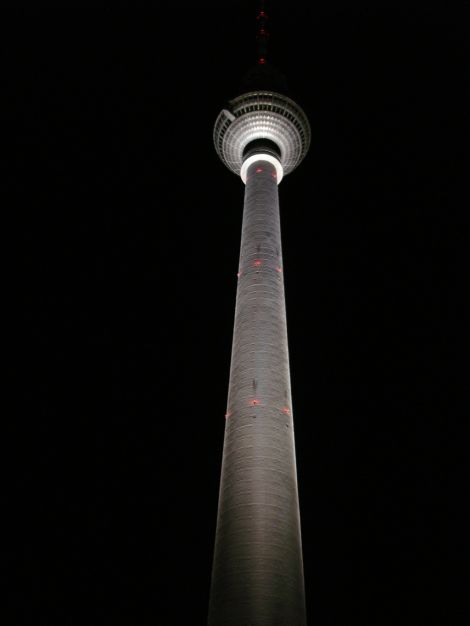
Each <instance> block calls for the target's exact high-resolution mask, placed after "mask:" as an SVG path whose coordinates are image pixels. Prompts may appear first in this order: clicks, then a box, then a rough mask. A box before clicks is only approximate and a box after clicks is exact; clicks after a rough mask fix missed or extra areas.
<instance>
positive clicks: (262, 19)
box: [256, 0, 269, 65]
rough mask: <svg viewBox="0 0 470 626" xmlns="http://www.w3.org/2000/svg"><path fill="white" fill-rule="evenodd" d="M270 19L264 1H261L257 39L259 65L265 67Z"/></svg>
mask: <svg viewBox="0 0 470 626" xmlns="http://www.w3.org/2000/svg"><path fill="white" fill-rule="evenodd" d="M268 19H269V18H268V16H267V14H266V11H265V10H264V0H260V2H259V10H258V15H257V16H256V20H257V22H258V33H257V35H256V39H257V40H258V65H264V64H265V63H266V55H267V48H268V39H269V33H268V30H267V28H266V22H267V21H268Z"/></svg>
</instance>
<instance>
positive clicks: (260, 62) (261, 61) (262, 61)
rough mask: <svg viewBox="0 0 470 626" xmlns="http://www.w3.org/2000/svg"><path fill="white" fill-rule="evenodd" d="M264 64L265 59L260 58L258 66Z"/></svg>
mask: <svg viewBox="0 0 470 626" xmlns="http://www.w3.org/2000/svg"><path fill="white" fill-rule="evenodd" d="M265 63H266V59H265V58H264V57H261V58H260V59H258V65H264V64H265Z"/></svg>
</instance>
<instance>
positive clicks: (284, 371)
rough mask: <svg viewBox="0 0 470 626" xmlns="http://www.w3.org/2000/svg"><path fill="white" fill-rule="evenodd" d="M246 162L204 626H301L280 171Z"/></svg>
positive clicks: (260, 160) (265, 164)
mask: <svg viewBox="0 0 470 626" xmlns="http://www.w3.org/2000/svg"><path fill="white" fill-rule="evenodd" d="M250 158H251V163H250V164H249V166H248V168H247V171H246V188H245V203H244V213H243V226H242V241H241V251H240V264H239V278H238V287H237V299H236V310H235V325H234V335H233V346H232V362H231V370H230V383H229V394H228V406H227V420H226V429H225V441H224V452H223V462H222V475H221V483H220V494H219V510H218V520H217V533H216V543H215V554H214V565H213V574H212V586H211V599H210V608H209V626H305V624H306V617H305V600H304V582H303V565H302V549H301V533H300V516H299V503H298V494H297V476H296V463H295V447H294V430H293V420H292V402H291V390H290V374H289V355H288V345H287V330H286V328H287V327H286V311H285V297H284V279H283V267H282V247H281V231H280V217H279V199H278V180H277V177H278V173H279V166H280V164H279V163H277V164H276V163H274V162H273V161H274V160H275V159H274V158H270V159H269V160H263V154H262V153H261V154H260V155H259V158H258V159H257V158H255V157H254V156H253V154H251V156H250Z"/></svg>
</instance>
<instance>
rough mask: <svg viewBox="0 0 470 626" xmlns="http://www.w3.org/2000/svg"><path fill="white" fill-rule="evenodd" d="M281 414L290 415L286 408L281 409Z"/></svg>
mask: <svg viewBox="0 0 470 626" xmlns="http://www.w3.org/2000/svg"><path fill="white" fill-rule="evenodd" d="M282 412H283V413H284V415H290V409H289V407H288V406H285V407H283V408H282Z"/></svg>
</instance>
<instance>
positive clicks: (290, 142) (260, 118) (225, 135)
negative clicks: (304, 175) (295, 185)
mask: <svg viewBox="0 0 470 626" xmlns="http://www.w3.org/2000/svg"><path fill="white" fill-rule="evenodd" d="M263 139H264V140H268V142H272V143H274V144H275V145H276V146H277V148H278V155H279V160H280V163H281V166H282V170H283V173H284V175H286V174H289V173H290V172H292V171H293V170H294V169H295V168H296V167H297V165H299V163H300V162H301V161H302V159H303V158H304V156H305V154H306V153H307V150H308V147H309V145H310V125H309V123H308V120H307V116H306V115H305V113H304V112H303V111H302V109H301V108H300V107H299V106H298V105H297V104H296V103H295V102H294V101H293V100H291V99H290V98H288V97H287V96H283V95H282V94H280V93H277V92H275V91H250V92H248V93H244V94H242V95H241V96H238V97H237V98H234V99H233V100H231V101H230V102H229V107H228V108H226V109H222V111H221V112H220V114H219V116H218V118H217V120H216V122H215V126H214V144H215V149H216V151H217V154H218V155H219V157H220V158H221V159H222V161H223V162H224V163H225V165H226V166H227V167H228V168H229V169H230V170H232V172H234V173H235V174H238V175H242V174H243V172H242V165H243V162H244V160H245V158H246V150H247V148H249V144H251V143H252V142H254V141H255V140H263Z"/></svg>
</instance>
